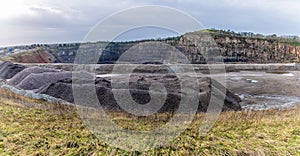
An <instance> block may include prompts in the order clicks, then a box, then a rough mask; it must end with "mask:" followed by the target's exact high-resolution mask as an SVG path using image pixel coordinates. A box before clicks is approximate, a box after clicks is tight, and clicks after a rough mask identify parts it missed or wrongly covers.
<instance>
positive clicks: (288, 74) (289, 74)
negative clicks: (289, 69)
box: [282, 73, 295, 77]
mask: <svg viewBox="0 0 300 156" xmlns="http://www.w3.org/2000/svg"><path fill="white" fill-rule="evenodd" d="M282 76H288V77H293V76H295V75H294V74H293V73H285V74H282Z"/></svg>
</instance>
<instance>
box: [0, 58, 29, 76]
mask: <svg viewBox="0 0 300 156" xmlns="http://www.w3.org/2000/svg"><path fill="white" fill-rule="evenodd" d="M25 68H26V67H25V66H23V65H19V64H14V63H11V62H2V63H1V64H0V79H3V80H5V79H10V78H12V77H13V76H15V75H16V74H17V73H19V72H21V71H22V70H24V69H25Z"/></svg>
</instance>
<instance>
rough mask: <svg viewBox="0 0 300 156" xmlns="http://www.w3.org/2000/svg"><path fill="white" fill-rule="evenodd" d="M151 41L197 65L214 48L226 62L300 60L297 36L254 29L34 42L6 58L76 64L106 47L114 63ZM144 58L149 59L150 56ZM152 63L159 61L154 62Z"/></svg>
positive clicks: (105, 61)
mask: <svg viewBox="0 0 300 156" xmlns="http://www.w3.org/2000/svg"><path fill="white" fill-rule="evenodd" d="M149 41H150V42H163V43H166V44H169V45H171V46H173V47H175V48H176V49H177V50H179V51H181V52H182V53H184V54H185V55H186V57H187V58H188V60H189V61H190V62H191V63H194V64H206V63H207V62H208V58H207V57H205V56H208V55H209V54H210V53H212V52H211V50H212V49H213V48H218V53H219V54H220V55H221V56H223V58H222V59H219V60H218V61H224V62H225V63H294V62H296V63H299V62H300V42H299V39H298V37H297V36H287V37H277V36H276V35H270V36H264V35H261V34H254V33H250V32H244V33H235V32H232V31H223V30H202V31H195V32H191V33H187V34H184V35H181V36H178V37H171V38H166V39H151V40H141V41H128V42H110V43H108V42H100V41H99V42H96V43H82V44H80V43H70V44H67V43H64V44H50V45H47V44H40V45H39V44H34V45H30V46H28V45H27V46H24V47H23V48H22V47H20V46H18V47H17V48H18V49H27V52H23V53H20V54H19V53H18V54H13V55H12V56H9V57H6V58H5V60H9V61H15V62H23V63H51V62H61V63H73V62H74V60H75V56H76V54H77V51H78V49H79V48H81V50H84V51H85V52H88V53H93V52H96V53H98V52H100V51H102V50H103V53H102V55H101V57H100V58H99V61H98V63H101V64H111V63H115V62H116V60H118V59H119V57H120V56H121V55H122V54H123V53H124V52H125V51H126V50H128V49H130V48H132V47H136V46H139V47H137V48H140V50H142V51H143V47H141V46H143V44H142V43H145V42H149ZM197 42H198V44H197V45H196V43H197ZM139 44H141V45H139ZM28 49H33V50H28ZM6 50H7V49H6ZM144 50H145V49H144ZM203 54H204V55H205V56H204V55H203ZM145 57H146V56H145ZM144 59H147V57H146V58H144ZM149 60H153V58H150V57H149ZM128 61H132V60H128ZM148 63H158V62H151V61H150V62H148Z"/></svg>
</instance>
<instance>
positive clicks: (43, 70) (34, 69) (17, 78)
mask: <svg viewBox="0 0 300 156" xmlns="http://www.w3.org/2000/svg"><path fill="white" fill-rule="evenodd" d="M58 71H59V70H56V69H50V68H43V67H29V68H26V69H24V70H23V71H21V72H19V73H18V74H16V75H15V76H14V77H13V78H12V79H10V80H9V81H8V84H9V85H12V86H16V85H17V84H19V83H20V82H21V81H22V80H24V79H25V78H26V77H27V76H28V75H30V74H32V73H35V74H38V73H46V72H58Z"/></svg>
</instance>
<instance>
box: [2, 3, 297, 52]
mask: <svg viewBox="0 0 300 156" xmlns="http://www.w3.org/2000/svg"><path fill="white" fill-rule="evenodd" d="M145 5H159V6H167V7H172V8H175V9H178V10H180V11H183V12H185V13H187V14H189V15H191V16H192V17H194V18H195V19H197V20H198V21H199V22H200V23H201V24H202V25H203V26H204V27H205V28H216V29H225V30H228V29H230V30H234V31H237V32H244V31H251V32H255V33H261V34H266V35H268V34H278V35H299V36H300V29H299V28H300V27H299V25H300V11H299V8H300V1H299V0H209V1H207V0H85V1H83V0H64V1H62V0H9V1H1V2H0V47H1V46H10V45H22V44H34V43H60V42H80V41H82V40H83V39H84V37H85V36H86V35H87V33H88V32H89V31H90V30H91V29H92V28H93V27H94V26H95V25H96V24H97V23H98V22H99V21H101V20H103V19H105V18H107V17H109V16H110V15H112V14H114V13H116V12H119V11H121V10H124V9H128V8H132V7H138V6H145ZM158 32H159V31H158ZM160 33H161V34H164V35H167V34H168V33H166V32H160ZM154 37H157V34H155V35H154Z"/></svg>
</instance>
